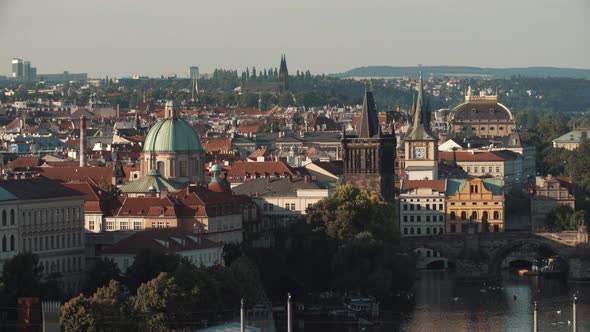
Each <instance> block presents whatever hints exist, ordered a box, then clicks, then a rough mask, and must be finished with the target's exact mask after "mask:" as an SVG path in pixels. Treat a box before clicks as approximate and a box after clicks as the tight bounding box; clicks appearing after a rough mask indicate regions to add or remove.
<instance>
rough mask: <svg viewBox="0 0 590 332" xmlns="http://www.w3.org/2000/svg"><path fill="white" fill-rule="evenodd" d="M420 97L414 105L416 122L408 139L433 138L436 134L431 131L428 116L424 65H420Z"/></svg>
mask: <svg viewBox="0 0 590 332" xmlns="http://www.w3.org/2000/svg"><path fill="white" fill-rule="evenodd" d="M418 84H419V85H420V86H419V87H418V98H417V99H416V105H415V106H414V114H413V117H414V123H413V124H412V128H411V129H410V132H409V133H408V136H407V137H406V139H413V140H433V139H436V138H435V136H434V135H433V134H432V133H431V132H430V119H429V117H428V109H427V108H428V105H427V104H425V102H424V83H423V81H422V66H420V78H419V83H418Z"/></svg>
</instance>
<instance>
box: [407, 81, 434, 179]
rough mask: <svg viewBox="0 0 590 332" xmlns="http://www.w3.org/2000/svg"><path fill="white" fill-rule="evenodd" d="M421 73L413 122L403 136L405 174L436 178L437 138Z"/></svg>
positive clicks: (414, 177)
mask: <svg viewBox="0 0 590 332" xmlns="http://www.w3.org/2000/svg"><path fill="white" fill-rule="evenodd" d="M423 98H424V89H423V84H422V73H420V87H419V89H418V100H417V101H416V105H415V108H414V123H413V124H412V127H411V128H410V129H409V131H408V133H407V134H406V136H405V137H404V153H405V165H404V166H405V169H404V170H405V175H406V178H407V179H408V180H436V179H438V138H437V136H436V135H434V134H433V133H432V131H431V130H430V113H429V112H428V107H427V106H426V105H425V104H424V100H423Z"/></svg>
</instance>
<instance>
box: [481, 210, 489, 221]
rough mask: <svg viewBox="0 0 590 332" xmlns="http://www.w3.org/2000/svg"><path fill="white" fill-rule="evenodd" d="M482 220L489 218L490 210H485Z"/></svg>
mask: <svg viewBox="0 0 590 332" xmlns="http://www.w3.org/2000/svg"><path fill="white" fill-rule="evenodd" d="M481 220H488V211H484V212H483V214H482V216H481Z"/></svg>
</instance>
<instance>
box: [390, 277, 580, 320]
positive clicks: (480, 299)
mask: <svg viewBox="0 0 590 332" xmlns="http://www.w3.org/2000/svg"><path fill="white" fill-rule="evenodd" d="M576 292H577V293H578V294H579V295H578V299H579V300H578V308H577V312H578V331H590V317H588V314H590V301H589V300H590V284H576V283H569V284H568V283H566V282H564V281H561V280H556V279H544V278H538V277H519V276H517V275H513V274H510V273H508V272H504V273H503V274H502V282H501V283H499V284H497V285H491V284H489V283H464V282H457V281H456V280H455V278H454V276H453V274H452V273H447V272H422V273H421V274H420V280H418V281H417V283H416V285H415V293H416V304H415V307H414V308H413V310H412V311H411V312H410V313H409V314H408V315H407V316H405V315H400V316H399V318H400V324H399V326H395V325H397V324H395V322H392V324H391V325H393V326H390V329H391V328H392V329H393V330H401V331H531V330H532V319H533V303H534V301H537V303H538V306H539V330H540V331H571V329H572V326H571V325H569V324H571V323H568V320H569V321H571V320H572V298H573V294H574V293H576ZM404 316H405V317H404Z"/></svg>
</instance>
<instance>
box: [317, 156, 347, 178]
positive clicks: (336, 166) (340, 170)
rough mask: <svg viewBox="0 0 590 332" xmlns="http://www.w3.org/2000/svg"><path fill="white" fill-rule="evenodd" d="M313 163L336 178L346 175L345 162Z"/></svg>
mask: <svg viewBox="0 0 590 332" xmlns="http://www.w3.org/2000/svg"><path fill="white" fill-rule="evenodd" d="M313 163H314V164H315V165H317V166H318V167H321V168H322V169H324V170H326V171H327V172H329V173H331V174H334V175H336V176H340V175H342V174H344V162H343V161H342V160H332V161H314V162H313Z"/></svg>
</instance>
